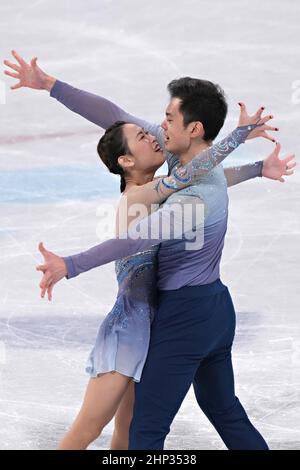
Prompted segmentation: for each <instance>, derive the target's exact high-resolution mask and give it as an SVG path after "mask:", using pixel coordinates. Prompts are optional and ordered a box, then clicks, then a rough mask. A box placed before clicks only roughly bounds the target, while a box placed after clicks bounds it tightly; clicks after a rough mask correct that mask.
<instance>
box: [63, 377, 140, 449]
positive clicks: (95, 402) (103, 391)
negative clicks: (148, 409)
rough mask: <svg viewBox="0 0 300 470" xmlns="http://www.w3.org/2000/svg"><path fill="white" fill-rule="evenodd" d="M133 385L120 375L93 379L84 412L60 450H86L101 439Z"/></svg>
mask: <svg viewBox="0 0 300 470" xmlns="http://www.w3.org/2000/svg"><path fill="white" fill-rule="evenodd" d="M130 381H131V379H130V377H127V376H125V375H122V374H119V373H118V372H108V373H106V374H101V375H98V377H95V378H90V380H89V382H88V385H87V389H86V392H85V397H84V400H83V404H82V406H81V409H80V411H79V413H78V415H77V417H76V419H75V421H74V422H73V424H72V426H71V428H70V430H69V431H68V432H67V433H66V434H65V436H64V437H63V439H62V441H61V442H60V443H59V445H58V449H59V450H73V449H74V450H76V449H77V450H80V449H86V448H87V446H88V445H89V444H90V443H91V442H93V441H94V440H95V439H96V438H97V437H99V436H100V434H101V432H102V430H103V428H104V427H105V426H106V425H107V424H108V423H109V422H110V421H111V419H112V418H113V416H114V415H115V413H116V411H117V409H118V407H119V404H120V402H121V400H122V398H123V396H124V394H125V392H126V390H127V387H128V384H129V382H130Z"/></svg>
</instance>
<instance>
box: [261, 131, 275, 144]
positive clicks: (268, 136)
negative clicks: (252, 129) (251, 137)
mask: <svg viewBox="0 0 300 470" xmlns="http://www.w3.org/2000/svg"><path fill="white" fill-rule="evenodd" d="M261 137H263V138H264V139H268V140H270V141H271V142H276V141H275V139H274V137H273V136H272V135H270V134H268V133H267V132H266V131H262V133H261Z"/></svg>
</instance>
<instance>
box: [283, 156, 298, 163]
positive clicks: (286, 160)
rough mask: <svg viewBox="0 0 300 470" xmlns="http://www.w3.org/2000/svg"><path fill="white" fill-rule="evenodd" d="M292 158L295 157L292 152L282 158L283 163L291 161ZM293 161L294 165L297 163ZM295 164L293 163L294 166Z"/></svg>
mask: <svg viewBox="0 0 300 470" xmlns="http://www.w3.org/2000/svg"><path fill="white" fill-rule="evenodd" d="M294 159H295V154H294V153H292V154H291V155H288V156H287V157H285V158H284V159H283V161H284V163H285V164H286V165H287V164H288V163H290V162H291V161H292V160H294ZM293 163H294V164H295V165H297V163H296V162H293ZM295 165H294V166H295Z"/></svg>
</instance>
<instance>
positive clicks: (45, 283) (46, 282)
mask: <svg viewBox="0 0 300 470" xmlns="http://www.w3.org/2000/svg"><path fill="white" fill-rule="evenodd" d="M52 281H53V279H52V276H51V274H44V276H43V278H42V280H41V282H40V288H41V289H44V288H45V287H48V286H49V285H50V284H51V282H52Z"/></svg>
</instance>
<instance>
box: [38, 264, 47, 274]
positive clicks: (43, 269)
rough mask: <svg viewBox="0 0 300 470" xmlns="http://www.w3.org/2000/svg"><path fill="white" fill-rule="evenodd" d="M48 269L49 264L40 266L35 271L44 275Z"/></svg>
mask: <svg viewBox="0 0 300 470" xmlns="http://www.w3.org/2000/svg"><path fill="white" fill-rule="evenodd" d="M47 267H48V266H47V264H39V265H38V266H37V267H36V268H35V269H36V270H37V271H42V272H43V273H44V272H45V271H46V270H47Z"/></svg>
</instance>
